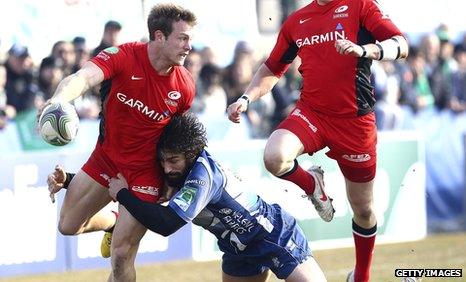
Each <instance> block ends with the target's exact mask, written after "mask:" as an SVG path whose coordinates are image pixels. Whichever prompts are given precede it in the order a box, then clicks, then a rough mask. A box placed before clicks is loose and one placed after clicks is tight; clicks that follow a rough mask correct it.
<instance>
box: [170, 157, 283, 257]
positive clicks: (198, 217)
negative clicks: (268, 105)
mask: <svg viewBox="0 0 466 282" xmlns="http://www.w3.org/2000/svg"><path fill="white" fill-rule="evenodd" d="M249 190H250V189H248V187H245V184H244V182H242V181H241V180H240V179H239V178H238V177H237V176H235V175H234V174H233V173H231V172H230V171H228V170H225V169H223V168H222V167H221V166H220V165H219V164H218V163H217V162H216V161H215V160H214V159H212V157H211V156H210V154H209V153H208V152H207V151H205V150H204V151H203V152H202V153H201V154H200V156H199V157H198V159H197V160H196V161H195V163H194V165H193V167H192V169H191V172H190V173H189V174H188V176H187V178H186V180H185V183H184V185H183V187H182V188H181V189H180V190H179V191H178V192H177V193H176V194H175V195H174V196H173V197H172V198H171V200H170V202H169V203H168V205H169V207H171V208H172V209H173V210H174V211H175V212H176V214H178V215H179V216H180V217H181V218H183V219H184V220H185V221H186V222H189V221H192V222H193V223H194V224H196V225H199V226H202V227H203V228H205V229H206V230H208V231H209V232H211V233H213V234H214V235H215V236H216V237H217V239H218V245H219V247H220V250H222V251H223V252H229V253H240V252H241V251H244V250H245V249H246V247H247V246H248V244H250V243H251V242H253V241H258V240H261V239H263V238H264V237H265V236H267V235H269V234H270V233H271V232H272V230H273V229H274V226H273V224H272V223H273V222H274V220H273V218H272V216H273V213H272V212H271V210H272V207H271V206H270V205H269V204H267V203H266V202H264V201H263V200H262V199H261V198H260V197H259V196H258V195H256V194H255V193H251V192H249Z"/></svg>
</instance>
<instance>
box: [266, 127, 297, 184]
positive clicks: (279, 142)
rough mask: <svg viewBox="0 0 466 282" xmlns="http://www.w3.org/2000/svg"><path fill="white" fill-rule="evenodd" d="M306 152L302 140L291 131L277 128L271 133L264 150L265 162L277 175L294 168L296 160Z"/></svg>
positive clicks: (269, 169) (271, 171) (270, 170)
mask: <svg viewBox="0 0 466 282" xmlns="http://www.w3.org/2000/svg"><path fill="white" fill-rule="evenodd" d="M303 152H304V146H303V144H302V143H301V140H299V138H298V137H297V136H296V135H294V134H293V133H292V132H291V131H288V130H286V129H277V130H275V131H274V132H273V133H272V135H270V137H269V140H268V141H267V144H266V145H265V150H264V164H265V167H266V168H267V170H268V171H269V172H270V173H272V174H273V175H275V176H280V175H283V174H285V173H287V172H288V171H290V170H291V169H292V168H293V165H294V160H295V159H296V158H297V157H298V156H299V155H301V154H302V153H303Z"/></svg>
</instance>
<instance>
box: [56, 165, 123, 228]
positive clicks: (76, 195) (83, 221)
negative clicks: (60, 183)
mask: <svg viewBox="0 0 466 282" xmlns="http://www.w3.org/2000/svg"><path fill="white" fill-rule="evenodd" d="M110 201H111V198H110V196H109V194H108V190H107V188H105V187H103V186H102V185H100V184H99V183H98V182H97V181H95V180H94V179H92V178H91V177H90V176H89V175H87V174H86V173H85V172H84V171H82V170H80V171H79V172H78V173H77V174H76V176H75V177H74V178H73V180H72V181H71V183H70V185H69V186H68V189H67V191H66V194H65V199H64V201H63V205H62V207H61V210H60V220H59V223H58V230H59V231H60V233H62V234H63V235H77V234H81V233H86V232H92V231H97V230H107V229H109V228H111V227H112V226H113V225H114V224H115V215H113V214H112V213H111V212H103V211H102V212H100V210H101V209H102V208H103V207H105V206H106V205H107V204H108V203H109V202H110Z"/></svg>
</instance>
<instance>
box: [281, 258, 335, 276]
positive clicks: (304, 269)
mask: <svg viewBox="0 0 466 282" xmlns="http://www.w3.org/2000/svg"><path fill="white" fill-rule="evenodd" d="M285 281H286V282H326V281H327V279H326V278H325V275H324V273H323V272H322V269H321V268H320V266H319V264H317V261H316V260H315V259H314V258H313V257H310V258H309V259H307V260H306V261H305V262H303V263H301V264H299V265H298V266H297V267H296V268H295V269H294V270H293V272H291V274H290V276H288V277H287V278H286V279H285Z"/></svg>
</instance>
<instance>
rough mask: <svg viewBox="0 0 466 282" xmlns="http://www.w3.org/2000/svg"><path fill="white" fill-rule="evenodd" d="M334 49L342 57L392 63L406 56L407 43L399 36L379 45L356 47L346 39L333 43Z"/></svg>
mask: <svg viewBox="0 0 466 282" xmlns="http://www.w3.org/2000/svg"><path fill="white" fill-rule="evenodd" d="M335 49H336V50H337V52H338V53H340V54H342V55H349V56H354V57H364V58H368V59H372V60H379V61H392V60H397V59H403V58H406V57H407V56H408V49H409V47H408V42H407V40H406V38H404V37H403V36H401V35H396V36H393V37H391V38H389V39H387V40H384V41H381V42H379V43H375V44H373V43H371V44H365V45H357V44H355V43H353V42H351V41H349V40H346V39H339V40H336V41H335Z"/></svg>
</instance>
